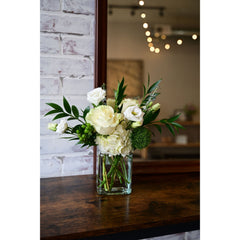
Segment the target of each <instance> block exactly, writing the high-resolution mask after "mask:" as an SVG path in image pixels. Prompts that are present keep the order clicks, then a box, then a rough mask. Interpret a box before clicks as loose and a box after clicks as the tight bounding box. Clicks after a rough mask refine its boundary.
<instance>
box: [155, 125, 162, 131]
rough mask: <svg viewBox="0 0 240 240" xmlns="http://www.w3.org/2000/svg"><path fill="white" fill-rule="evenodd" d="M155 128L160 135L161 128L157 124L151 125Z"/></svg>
mask: <svg viewBox="0 0 240 240" xmlns="http://www.w3.org/2000/svg"><path fill="white" fill-rule="evenodd" d="M153 125H154V126H155V127H156V128H157V130H158V131H159V132H160V133H162V128H161V126H159V125H157V124H153Z"/></svg>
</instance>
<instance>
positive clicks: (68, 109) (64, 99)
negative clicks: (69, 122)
mask: <svg viewBox="0 0 240 240" xmlns="http://www.w3.org/2000/svg"><path fill="white" fill-rule="evenodd" d="M63 106H64V108H65V110H66V111H67V112H68V113H70V114H71V107H70V105H69V103H68V101H67V99H66V98H65V97H63Z"/></svg>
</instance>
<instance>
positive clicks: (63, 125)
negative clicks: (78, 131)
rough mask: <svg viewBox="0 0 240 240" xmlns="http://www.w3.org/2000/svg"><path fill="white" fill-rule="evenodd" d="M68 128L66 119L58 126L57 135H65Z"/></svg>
mask: <svg viewBox="0 0 240 240" xmlns="http://www.w3.org/2000/svg"><path fill="white" fill-rule="evenodd" d="M67 128H68V124H67V121H66V120H65V119H62V120H61V121H60V123H59V124H58V126H57V131H56V132H57V133H59V134H63V133H64V132H65V131H66V130H67Z"/></svg>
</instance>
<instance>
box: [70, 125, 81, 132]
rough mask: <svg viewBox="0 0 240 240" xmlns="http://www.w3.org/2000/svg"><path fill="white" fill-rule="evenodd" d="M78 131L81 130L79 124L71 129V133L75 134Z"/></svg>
mask: <svg viewBox="0 0 240 240" xmlns="http://www.w3.org/2000/svg"><path fill="white" fill-rule="evenodd" d="M78 129H81V124H78V125H76V126H75V127H73V128H72V133H76V131H77V130H78Z"/></svg>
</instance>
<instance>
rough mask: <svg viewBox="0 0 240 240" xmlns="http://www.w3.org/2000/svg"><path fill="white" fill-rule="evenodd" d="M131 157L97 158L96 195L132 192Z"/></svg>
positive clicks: (102, 155) (99, 156) (101, 155)
mask: <svg viewBox="0 0 240 240" xmlns="http://www.w3.org/2000/svg"><path fill="white" fill-rule="evenodd" d="M132 159H133V155H132V154H129V155H127V156H125V157H123V156H121V155H117V156H109V155H107V154H101V153H99V154H98V156H97V167H96V171H97V173H96V183H97V193H98V194H101V195H124V194H130V193H131V192H132V188H131V186H132Z"/></svg>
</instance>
